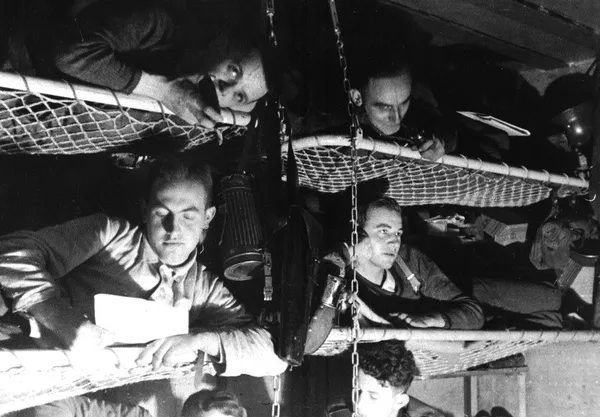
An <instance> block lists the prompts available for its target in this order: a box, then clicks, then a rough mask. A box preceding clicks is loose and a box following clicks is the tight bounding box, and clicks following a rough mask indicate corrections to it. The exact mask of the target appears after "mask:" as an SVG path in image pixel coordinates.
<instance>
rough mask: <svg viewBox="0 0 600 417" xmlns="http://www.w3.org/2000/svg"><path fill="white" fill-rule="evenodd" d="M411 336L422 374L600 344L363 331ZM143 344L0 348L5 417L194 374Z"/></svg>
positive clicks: (554, 334)
mask: <svg viewBox="0 0 600 417" xmlns="http://www.w3.org/2000/svg"><path fill="white" fill-rule="evenodd" d="M386 339H397V340H406V343H407V347H408V348H409V349H411V350H412V351H413V353H414V354H415V359H416V361H417V365H418V366H419V369H420V371H421V378H427V377H429V376H435V375H444V374H451V373H454V372H458V371H463V370H467V369H469V368H471V367H474V366H477V365H481V364H484V363H488V362H490V361H494V360H496V359H501V358H504V357H506V356H510V355H513V354H515V353H520V352H524V351H526V350H528V349H531V348H533V347H536V346H540V345H543V344H547V343H556V342H598V341H599V340H600V333H597V332H593V331H576V332H574V331H510V332H508V331H457V330H405V329H380V328H378V329H372V328H369V329H362V330H361V331H360V335H359V342H360V343H373V342H377V341H380V340H386ZM350 346H351V331H350V329H349V328H334V329H333V330H332V332H331V334H330V335H329V337H328V338H327V341H326V342H325V343H324V344H323V345H322V346H321V348H319V350H318V351H317V352H315V355H319V356H331V355H336V354H339V353H341V352H343V351H345V350H346V349H348V348H349V347H350ZM140 351H141V348H139V347H117V348H113V349H110V350H106V351H105V352H104V353H103V354H102V355H99V356H97V357H94V360H93V361H91V362H93V363H90V365H91V366H93V367H91V368H90V369H87V370H82V369H76V368H74V367H72V366H71V365H70V361H69V357H68V356H67V354H66V353H65V352H63V351H60V350H41V349H39V350H14V349H13V350H6V349H4V350H0V415H2V414H3V413H7V412H10V411H15V410H20V409H24V408H28V407H33V406H35V405H39V404H45V403H47V402H50V401H56V400H59V399H63V398H68V397H71V396H74V395H82V394H85V393H89V392H94V391H98V390H101V389H106V388H114V387H118V386H122V385H126V384H132V383H136V382H141V381H149V380H156V379H165V378H180V377H183V376H186V375H189V374H191V373H193V372H194V365H193V364H189V365H184V366H181V367H178V368H165V369H162V370H158V371H154V370H152V369H151V367H150V366H144V367H140V366H137V365H135V363H134V361H135V359H136V358H137V355H138V354H139V353H140Z"/></svg>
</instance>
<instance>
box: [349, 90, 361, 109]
mask: <svg viewBox="0 0 600 417" xmlns="http://www.w3.org/2000/svg"><path fill="white" fill-rule="evenodd" d="M350 98H352V102H353V103H354V105H355V106H358V107H361V106H362V105H363V99H362V94H361V93H360V91H358V90H357V89H356V88H352V89H350Z"/></svg>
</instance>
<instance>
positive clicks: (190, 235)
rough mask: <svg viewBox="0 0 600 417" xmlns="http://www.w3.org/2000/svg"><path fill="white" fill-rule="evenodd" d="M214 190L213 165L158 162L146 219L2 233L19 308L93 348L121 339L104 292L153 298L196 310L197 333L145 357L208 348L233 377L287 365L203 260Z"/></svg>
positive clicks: (9, 283)
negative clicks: (99, 312) (104, 314)
mask: <svg viewBox="0 0 600 417" xmlns="http://www.w3.org/2000/svg"><path fill="white" fill-rule="evenodd" d="M212 190H213V183H212V177H211V172H210V169H209V168H208V166H207V165H205V164H203V163H200V162H198V161H194V160H193V159H192V158H190V157H189V156H186V155H183V154H182V155H179V156H173V157H170V158H164V159H163V160H158V161H156V162H155V164H154V165H153V166H152V168H151V170H150V173H149V179H148V182H147V186H146V188H145V189H144V191H145V195H144V200H145V201H144V202H143V204H142V209H143V210H142V223H143V224H141V225H135V224H131V223H130V222H128V221H126V220H123V219H119V218H112V217H108V216H106V215H104V214H95V215H91V216H88V217H83V218H79V219H75V220H72V221H69V222H67V223H64V224H61V225H57V226H53V227H47V228H44V229H41V230H39V231H36V232H31V231H21V232H16V233H12V234H9V235H5V236H3V237H0V285H1V287H2V289H3V291H4V294H5V295H6V296H7V298H8V299H9V301H10V304H12V310H13V311H14V312H15V313H20V314H24V315H27V316H29V317H32V318H33V319H34V320H35V321H36V322H37V323H38V324H39V326H40V333H41V334H42V336H43V337H42V340H43V341H49V340H52V339H53V338H54V339H56V344H57V345H58V346H59V347H62V348H67V349H69V350H71V351H73V352H75V351H76V352H79V353H83V354H86V353H87V354H92V355H93V354H94V352H98V350H100V349H103V348H105V347H106V346H109V345H111V344H112V343H114V342H115V340H114V339H115V338H114V334H113V333H111V332H109V331H107V330H105V329H103V328H101V327H99V326H97V325H95V324H94V296H95V295H96V294H100V293H102V294H112V295H119V296H126V297H133V298H141V299H146V300H154V301H156V302H157V303H162V304H165V305H168V306H173V307H176V308H181V309H185V310H186V311H188V312H189V323H190V328H195V329H197V330H191V331H190V333H189V334H181V335H176V336H170V337H166V338H163V339H159V340H156V341H154V342H152V343H150V344H149V345H148V346H147V347H146V348H145V349H144V350H143V351H142V352H141V353H140V355H139V357H138V359H137V362H138V363H139V364H141V365H147V364H152V365H153V367H154V368H155V369H156V368H158V367H160V366H163V365H166V366H174V365H177V364H182V363H190V362H193V361H195V360H196V359H197V357H198V355H199V354H200V352H203V353H204V354H206V355H209V356H210V357H211V358H212V361H213V363H214V364H215V367H216V370H217V372H219V371H221V372H222V373H224V374H226V375H239V374H242V373H244V374H251V375H272V374H279V373H281V372H283V370H284V369H285V368H286V364H285V363H284V362H282V361H281V360H279V359H278V358H277V356H276V355H275V353H274V352H273V344H272V341H271V337H270V335H269V333H268V332H267V331H266V330H264V329H262V328H260V327H259V326H258V325H257V324H256V323H255V322H254V320H253V318H252V317H251V315H250V314H248V313H247V312H246V310H245V308H244V306H242V305H241V304H240V303H239V302H238V301H237V300H236V299H235V298H234V297H233V296H232V294H231V293H230V292H229V291H228V290H227V289H226V288H225V286H224V285H223V283H222V282H221V280H219V279H218V276H216V275H215V274H213V273H211V272H209V271H207V270H206V269H205V267H204V266H203V265H202V264H200V263H199V262H198V261H197V255H198V253H199V250H198V249H197V246H198V245H200V247H201V248H203V246H202V242H203V241H204V239H205V236H206V231H207V229H208V227H209V225H210V222H211V220H212V219H213V217H214V215H215V212H216V209H215V207H213V205H212V203H211V201H212ZM200 252H201V250H200ZM46 336H47V337H46Z"/></svg>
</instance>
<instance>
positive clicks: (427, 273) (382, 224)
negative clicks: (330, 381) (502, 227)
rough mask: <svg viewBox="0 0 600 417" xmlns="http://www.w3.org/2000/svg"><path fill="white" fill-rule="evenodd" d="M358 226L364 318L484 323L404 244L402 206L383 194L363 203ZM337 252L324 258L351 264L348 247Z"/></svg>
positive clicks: (422, 324) (455, 325)
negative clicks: (360, 235)
mask: <svg viewBox="0 0 600 417" xmlns="http://www.w3.org/2000/svg"><path fill="white" fill-rule="evenodd" d="M358 226H359V228H360V229H362V239H361V240H360V242H359V243H358V245H357V248H356V254H357V262H356V272H357V277H358V281H359V292H358V297H359V303H360V313H361V319H362V320H364V321H365V322H366V324H367V325H394V326H397V327H404V326H407V325H408V326H411V327H419V328H429V327H432V328H441V329H479V328H481V327H482V326H483V323H484V317H483V312H482V309H481V306H480V305H479V304H478V303H477V302H476V301H475V300H473V299H472V298H470V297H468V296H467V295H465V294H463V293H462V291H461V290H460V289H459V288H458V287H457V286H456V285H455V284H454V283H453V282H452V281H450V279H449V278H448V277H447V276H446V275H445V274H444V273H443V272H442V271H441V270H440V269H439V268H438V266H437V265H436V264H435V263H434V262H433V261H432V260H431V259H429V258H428V257H427V256H426V255H425V254H423V253H422V252H420V251H419V250H417V249H416V248H413V247H411V246H409V245H406V244H404V245H402V230H403V228H402V208H401V207H400V205H399V204H398V202H397V201H396V200H394V199H392V198H389V197H381V198H378V199H376V200H374V201H370V202H367V203H363V204H361V205H360V206H359V208H358ZM339 252H340V253H337V252H333V253H331V254H328V255H327V256H326V257H325V259H326V260H328V261H331V262H332V263H334V264H335V265H336V266H337V267H338V268H339V267H344V265H347V264H348V253H347V251H345V250H340V251H339ZM344 252H345V253H344ZM346 276H347V277H349V276H351V275H350V273H346Z"/></svg>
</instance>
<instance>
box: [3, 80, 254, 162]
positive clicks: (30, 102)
mask: <svg viewBox="0 0 600 417" xmlns="http://www.w3.org/2000/svg"><path fill="white" fill-rule="evenodd" d="M223 116H224V118H225V119H226V121H227V123H229V124H230V125H226V126H225V125H220V126H219V127H217V128H216V129H206V128H203V127H200V126H195V125H190V124H187V123H185V122H184V121H183V120H182V119H180V118H178V117H176V116H173V115H172V113H170V112H169V111H168V109H166V108H164V107H163V106H162V105H161V104H160V103H159V102H157V101H154V100H148V99H145V98H143V97H138V96H127V95H124V94H119V93H114V92H112V91H110V90H107V89H101V88H93V87H87V86H81V85H74V84H69V83H67V82H64V81H63V82H61V81H52V80H45V79H41V78H35V77H25V76H21V75H18V74H12V73H5V72H0V154H82V153H98V152H105V151H116V150H120V149H123V148H126V147H129V146H132V145H138V146H139V145H140V142H141V141H143V140H146V141H149V140H150V141H160V140H163V141H168V142H169V146H171V147H173V146H175V147H176V148H177V149H179V150H187V149H191V148H194V147H196V146H199V145H203V144H205V143H208V142H209V141H212V140H219V141H222V140H223V139H229V138H231V137H234V136H240V135H242V134H243V133H244V132H245V131H246V127H245V126H243V125H245V124H248V122H249V117H248V116H247V115H245V114H244V115H240V114H238V115H237V117H236V115H235V114H234V113H233V112H229V111H224V112H223ZM236 123H237V124H238V125H239V126H231V124H236Z"/></svg>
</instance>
